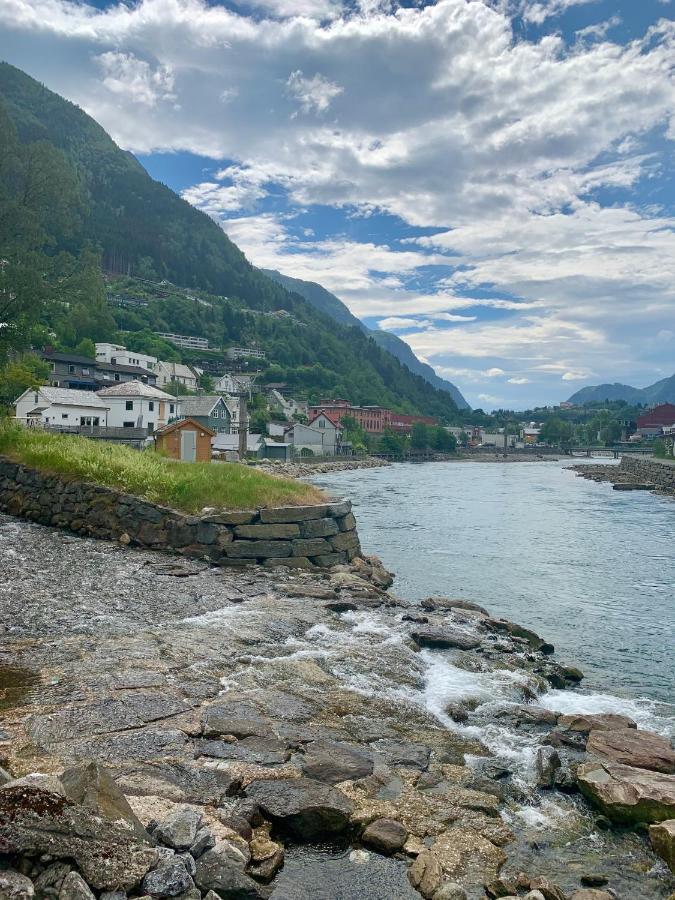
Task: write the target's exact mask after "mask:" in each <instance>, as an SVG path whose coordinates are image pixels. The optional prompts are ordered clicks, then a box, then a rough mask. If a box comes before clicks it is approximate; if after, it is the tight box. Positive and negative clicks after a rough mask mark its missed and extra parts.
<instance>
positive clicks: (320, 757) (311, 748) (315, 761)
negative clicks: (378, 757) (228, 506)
mask: <svg viewBox="0 0 675 900" xmlns="http://www.w3.org/2000/svg"><path fill="white" fill-rule="evenodd" d="M301 768H302V771H303V773H304V774H305V775H306V776H307V777H308V778H315V779H316V780H317V781H325V782H327V783H328V784H337V783H338V782H340V781H353V780H355V779H357V778H365V777H366V776H367V775H371V774H372V771H373V757H372V754H371V753H368V752H367V751H366V750H363V749H361V748H359V747H353V746H351V745H350V744H344V743H339V742H337V741H336V742H331V741H313V742H312V743H311V744H308V745H307V747H306V748H305V755H304V759H303V761H302V763H301Z"/></svg>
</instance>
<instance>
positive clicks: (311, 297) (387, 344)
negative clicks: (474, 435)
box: [262, 269, 470, 409]
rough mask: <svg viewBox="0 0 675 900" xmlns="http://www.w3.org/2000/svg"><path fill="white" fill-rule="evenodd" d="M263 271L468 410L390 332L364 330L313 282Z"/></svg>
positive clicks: (452, 390)
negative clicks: (364, 335)
mask: <svg viewBox="0 0 675 900" xmlns="http://www.w3.org/2000/svg"><path fill="white" fill-rule="evenodd" d="M262 271H263V272H265V274H266V275H269V276H270V278H273V279H274V280H275V281H278V282H279V284H281V285H283V286H284V287H285V288H287V290H289V291H296V292H297V293H298V294H300V295H301V296H303V297H304V298H305V300H307V301H308V302H309V303H311V304H312V306H314V307H315V308H316V309H320V310H321V311H322V312H325V313H326V314H327V315H329V316H331V318H333V319H335V321H336V322H341V323H342V324H349V325H354V326H356V327H357V328H360V329H361V330H362V331H363V332H365V333H366V334H368V335H369V336H370V337H371V338H372V339H373V340H374V341H375V343H376V344H377V345H378V347H382V349H383V350H386V351H387V352H388V353H391V354H392V356H395V357H396V359H397V360H398V361H399V362H400V363H403V365H404V366H406V367H407V368H408V369H409V370H410V371H411V372H413V373H414V374H415V375H421V376H422V378H424V380H425V381H426V382H428V383H429V384H431V385H433V387H435V388H438V390H439V391H445V392H447V393H448V394H450V396H451V397H452V399H453V400H454V401H455V403H456V405H457V408H458V409H469V408H470V407H469V404H468V403H467V402H466V400H465V399H464V397H463V396H462V394H461V392H460V390H459V388H457V387H456V386H455V385H454V384H453V383H452V382H451V381H447V380H446V379H445V378H441V377H440V376H439V375H437V374H436V372H435V371H434V370H433V369H432V367H431V366H430V365H428V364H427V363H423V362H422V361H421V360H419V359H418V358H417V357H416V356H415V354H414V353H413V351H412V349H411V348H410V347H409V346H408V344H406V342H405V341H403V340H401V338H400V337H397V336H396V335H395V334H391V332H389V331H380V330H379V329H377V330H376V329H369V328H367V327H366V326H365V325H364V324H363V322H361V320H360V319H357V318H356V316H354V315H352V313H351V312H350V311H349V309H348V307H347V306H346V305H345V304H344V303H343V302H342V300H340V298H339V297H336V296H335V294H331V292H330V291H328V290H326V288H325V287H323V286H322V285H320V284H316V283H315V282H313V281H302V280H301V279H300V278H291V277H290V276H289V275H283V274H282V273H281V272H277V271H275V270H274V269H263V270H262Z"/></svg>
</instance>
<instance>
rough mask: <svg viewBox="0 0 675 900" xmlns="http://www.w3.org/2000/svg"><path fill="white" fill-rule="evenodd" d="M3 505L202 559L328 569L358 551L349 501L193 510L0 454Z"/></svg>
mask: <svg viewBox="0 0 675 900" xmlns="http://www.w3.org/2000/svg"><path fill="white" fill-rule="evenodd" d="M0 510H4V511H5V512H8V513H11V514H12V515H14V516H22V517H23V518H26V519H31V520H32V521H34V522H38V523H40V524H41V525H54V526H56V527H58V528H66V529H68V530H69V531H73V532H76V533H77V534H82V535H87V536H91V537H97V538H102V539H105V540H111V541H119V542H120V543H123V544H133V545H136V546H140V547H147V548H150V549H153V550H164V551H169V552H173V553H177V554H180V555H181V556H188V557H191V558H194V559H205V560H208V561H209V562H211V563H213V564H214V565H219V566H241V565H247V564H251V563H256V562H257V563H267V564H270V563H271V561H273V562H274V565H283V566H290V567H292V568H299V569H313V568H328V567H330V566H334V565H339V564H341V563H346V562H350V561H351V560H353V559H355V558H356V557H359V556H360V555H361V547H360V544H359V537H358V533H357V531H356V520H355V519H354V516H353V514H352V511H351V503H350V501H349V500H342V501H338V502H335V503H325V504H321V505H317V506H288V507H278V508H262V509H251V510H233V511H232V510H230V511H228V510H215V509H213V510H209V511H207V512H205V513H204V514H202V515H200V516H190V515H185V514H183V513H180V512H177V511H176V510H173V509H168V508H166V507H162V506H158V505H156V504H154V503H151V502H150V501H148V500H143V499H140V498H138V497H133V496H130V495H129V494H125V493H123V492H121V491H117V490H114V489H112V488H107V487H101V486H99V485H94V484H88V483H86V482H82V481H78V480H74V479H72V478H69V477H66V476H62V475H52V474H48V473H45V472H40V471H38V470H37V469H32V468H29V467H27V466H22V465H19V464H18V463H14V462H11V461H9V460H6V459H4V460H3V459H0Z"/></svg>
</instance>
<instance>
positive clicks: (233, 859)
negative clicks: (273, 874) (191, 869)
mask: <svg viewBox="0 0 675 900" xmlns="http://www.w3.org/2000/svg"><path fill="white" fill-rule="evenodd" d="M245 866H246V858H245V857H244V855H243V854H242V853H241V851H240V850H238V849H237V848H236V847H235V846H234V845H233V844H230V843H229V842H228V841H219V842H218V843H217V844H216V846H215V847H213V848H212V849H211V850H207V851H206V853H204V854H203V856H200V857H199V859H198V860H197V866H196V873H195V883H196V884H197V887H199V888H201V890H202V891H203V892H204V891H215V893H216V894H217V895H218V897H220V898H222V900H258V898H260V897H263V896H264V895H263V894H262V893H261V891H260V888H259V886H258V885H257V884H256V883H255V881H253V879H252V878H249V876H248V875H246V874H245V872H244V868H245Z"/></svg>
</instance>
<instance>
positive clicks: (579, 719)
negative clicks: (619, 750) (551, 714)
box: [558, 713, 637, 732]
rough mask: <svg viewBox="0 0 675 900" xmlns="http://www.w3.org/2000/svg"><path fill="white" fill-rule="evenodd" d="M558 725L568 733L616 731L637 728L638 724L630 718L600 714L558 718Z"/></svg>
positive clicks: (578, 714) (582, 714)
mask: <svg viewBox="0 0 675 900" xmlns="http://www.w3.org/2000/svg"><path fill="white" fill-rule="evenodd" d="M558 725H559V726H560V727H561V728H566V729H567V730H568V731H581V732H589V731H614V730H615V729H616V728H637V725H636V723H635V722H634V721H633V720H632V719H629V718H628V716H619V715H617V714H616V713H599V714H598V715H590V714H585V713H574V714H572V715H562V716H558Z"/></svg>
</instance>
